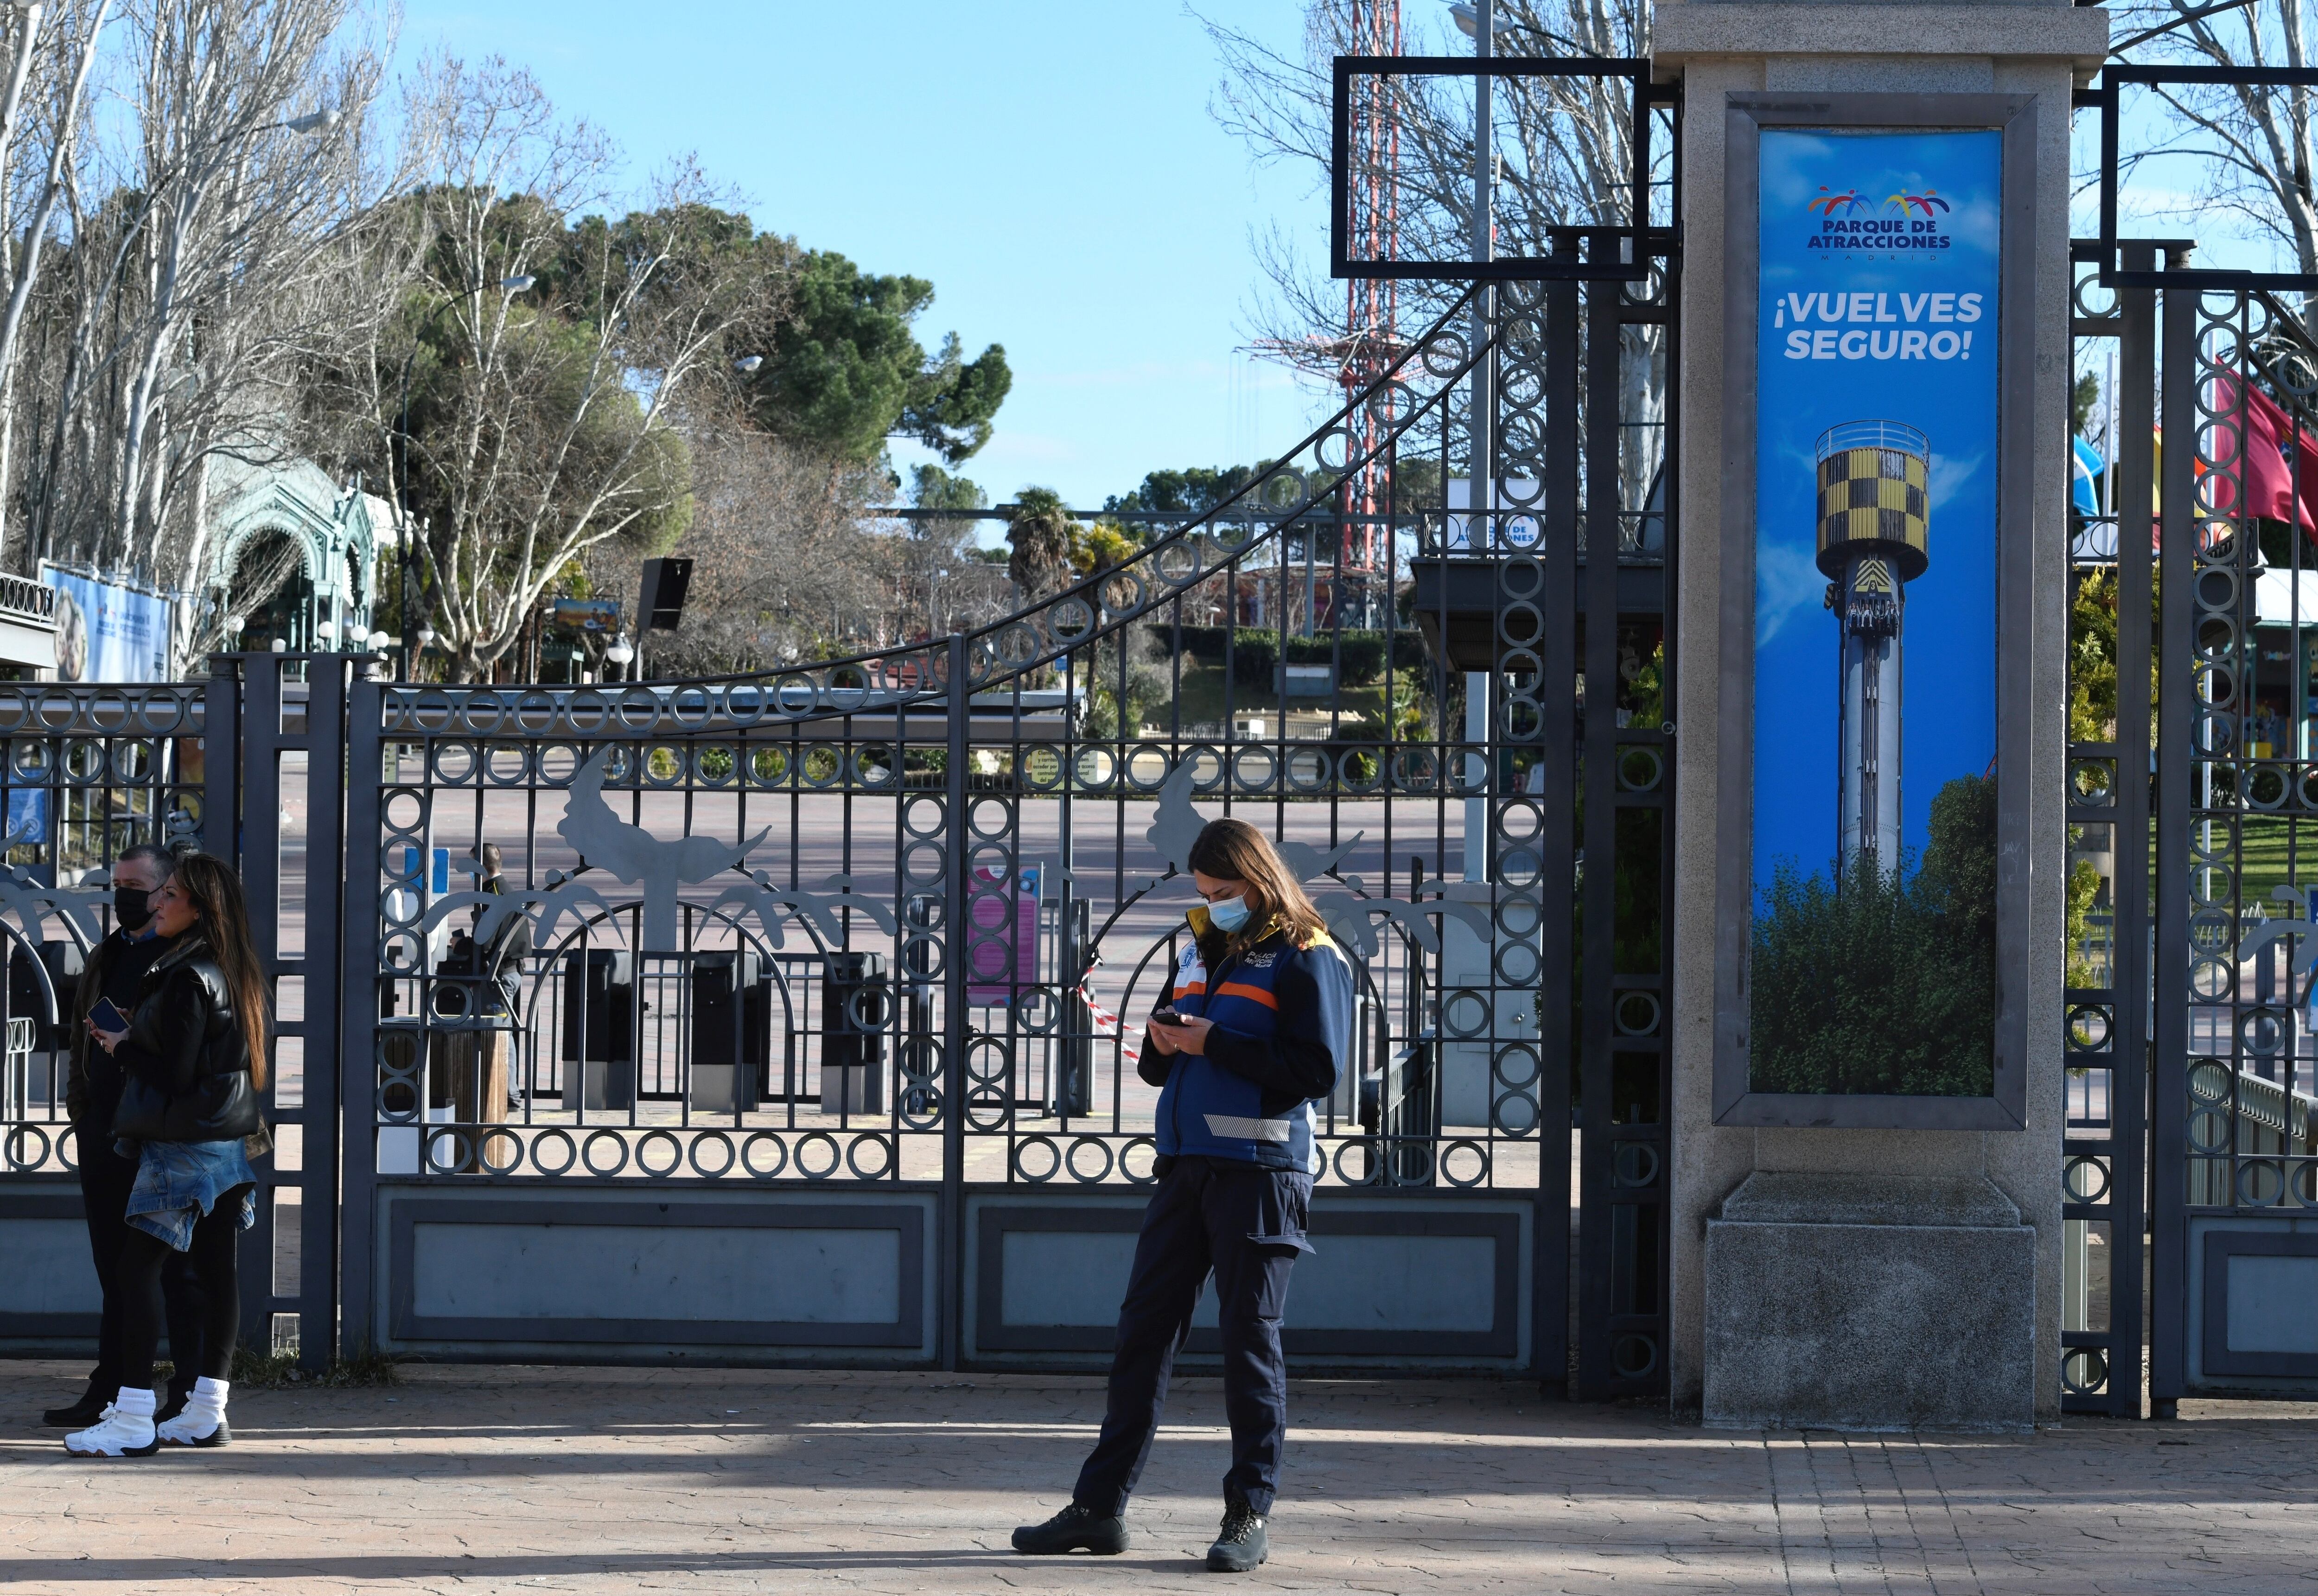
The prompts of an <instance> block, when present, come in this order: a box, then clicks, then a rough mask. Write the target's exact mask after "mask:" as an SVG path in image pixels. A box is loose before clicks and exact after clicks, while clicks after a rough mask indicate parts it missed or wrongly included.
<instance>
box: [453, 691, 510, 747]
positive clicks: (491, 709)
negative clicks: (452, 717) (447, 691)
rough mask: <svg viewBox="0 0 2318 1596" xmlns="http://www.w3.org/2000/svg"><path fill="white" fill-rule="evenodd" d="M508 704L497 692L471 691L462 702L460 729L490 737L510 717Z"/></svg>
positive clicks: (460, 705) (459, 717) (459, 719)
mask: <svg viewBox="0 0 2318 1596" xmlns="http://www.w3.org/2000/svg"><path fill="white" fill-rule="evenodd" d="M507 717H508V704H507V703H506V701H504V700H503V699H501V698H500V697H499V695H498V694H496V693H470V694H468V695H467V696H466V697H465V698H464V699H463V700H462V701H461V702H460V704H459V714H458V722H459V730H460V731H466V732H471V733H472V734H473V735H475V736H477V737H489V736H490V734H491V733H492V732H494V731H498V730H499V724H500V722H503V721H505V720H506V719H507Z"/></svg>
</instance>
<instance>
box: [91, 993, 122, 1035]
mask: <svg viewBox="0 0 2318 1596" xmlns="http://www.w3.org/2000/svg"><path fill="white" fill-rule="evenodd" d="M88 1018H89V1023H90V1024H91V1025H93V1026H94V1027H96V1028H97V1029H98V1030H100V1031H125V1030H127V1029H128V1028H129V1017H128V1016H127V1015H125V1014H123V1013H121V1010H120V1009H115V1008H114V1007H113V1006H112V999H110V998H99V999H98V1000H96V1007H95V1008H94V1009H90V1010H89V1011H88Z"/></svg>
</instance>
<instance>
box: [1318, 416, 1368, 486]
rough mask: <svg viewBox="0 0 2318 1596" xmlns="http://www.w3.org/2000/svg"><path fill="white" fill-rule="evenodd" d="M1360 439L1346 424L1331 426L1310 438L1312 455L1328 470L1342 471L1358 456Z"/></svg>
mask: <svg viewBox="0 0 2318 1596" xmlns="http://www.w3.org/2000/svg"><path fill="white" fill-rule="evenodd" d="M1360 453H1361V443H1360V439H1358V438H1357V437H1355V436H1353V435H1352V429H1351V428H1350V427H1346V426H1332V427H1330V428H1329V429H1328V430H1327V431H1326V432H1324V433H1322V434H1321V435H1319V436H1318V437H1316V438H1315V439H1313V440H1312V457H1313V458H1314V459H1315V460H1316V461H1318V462H1320V463H1321V465H1322V466H1324V467H1325V468H1326V469H1327V470H1329V471H1335V472H1338V473H1340V474H1341V473H1342V472H1343V471H1345V470H1346V469H1347V468H1348V467H1350V466H1351V464H1352V462H1353V461H1355V460H1357V459H1359V458H1360Z"/></svg>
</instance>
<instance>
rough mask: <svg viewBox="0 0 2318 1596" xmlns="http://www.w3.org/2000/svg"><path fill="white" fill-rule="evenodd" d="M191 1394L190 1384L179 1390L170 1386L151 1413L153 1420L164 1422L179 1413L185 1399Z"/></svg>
mask: <svg viewBox="0 0 2318 1596" xmlns="http://www.w3.org/2000/svg"><path fill="white" fill-rule="evenodd" d="M192 1394H193V1388H192V1387H191V1386H188V1387H186V1388H185V1389H184V1390H183V1391H179V1390H177V1389H176V1388H175V1387H174V1386H172V1387H171V1388H170V1389H169V1390H168V1392H167V1393H166V1394H164V1395H163V1397H162V1398H161V1405H160V1407H159V1408H158V1409H157V1410H156V1411H155V1412H154V1414H153V1422H154V1423H156V1424H166V1423H167V1422H168V1421H170V1420H172V1419H174V1418H175V1417H176V1416H177V1415H178V1414H179V1413H182V1412H184V1411H185V1399H186V1398H187V1397H189V1396H191V1395H192Z"/></svg>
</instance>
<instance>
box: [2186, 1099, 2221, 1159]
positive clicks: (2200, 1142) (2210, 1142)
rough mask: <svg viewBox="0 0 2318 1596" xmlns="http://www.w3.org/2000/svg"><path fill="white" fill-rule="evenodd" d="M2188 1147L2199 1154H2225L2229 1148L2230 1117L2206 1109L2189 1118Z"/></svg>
mask: <svg viewBox="0 0 2318 1596" xmlns="http://www.w3.org/2000/svg"><path fill="white" fill-rule="evenodd" d="M2189 1145H2190V1146H2192V1147H2194V1148H2196V1149H2197V1151H2198V1152H2228V1151H2229V1146H2230V1116H2229V1115H2228V1114H2227V1113H2226V1112H2217V1111H2215V1110H2214V1109H2211V1108H2208V1109H2206V1110H2205V1111H2204V1112H2203V1113H2198V1114H2192V1115H2191V1116H2189Z"/></svg>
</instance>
